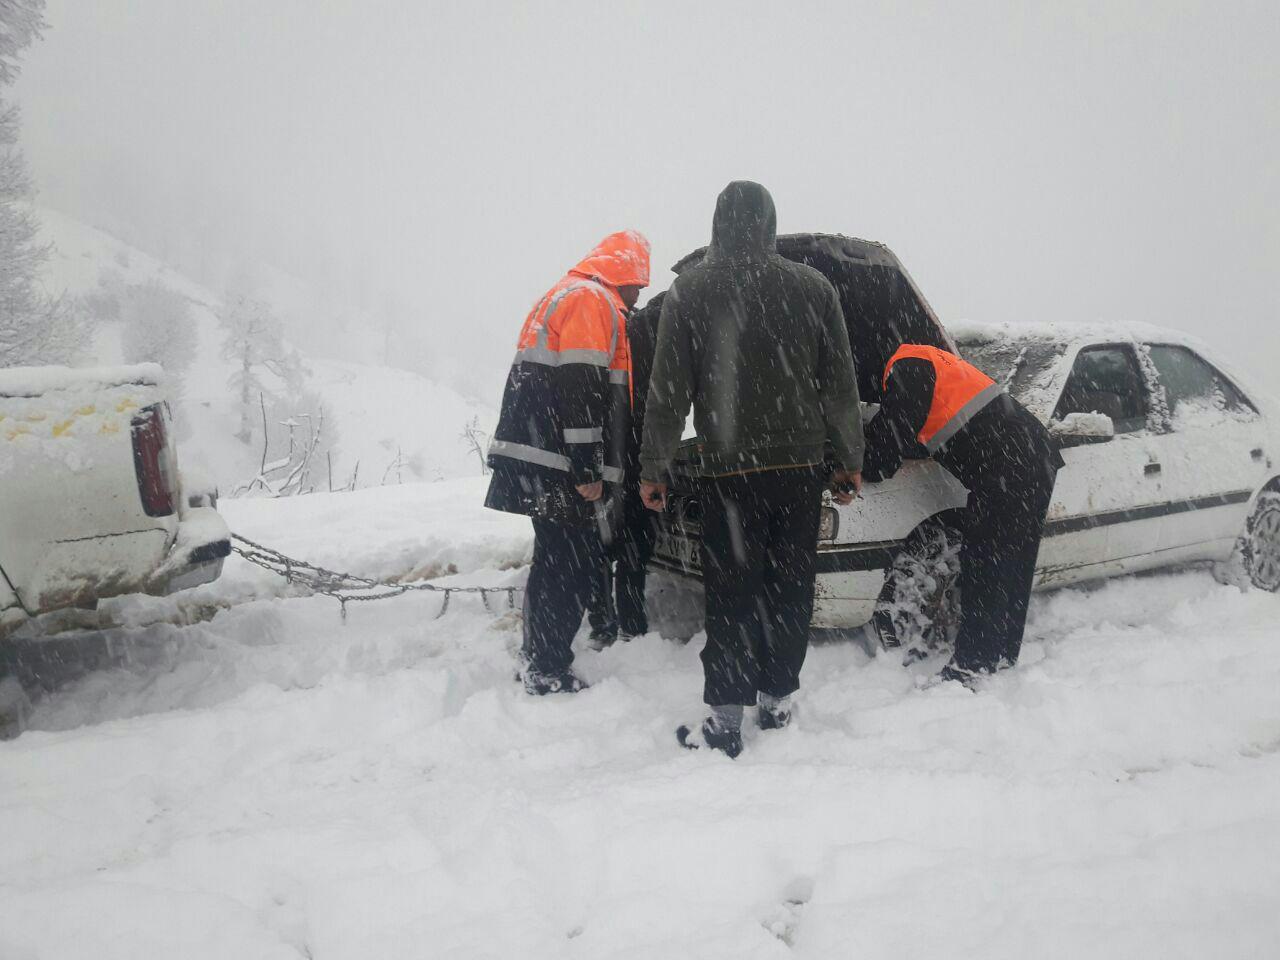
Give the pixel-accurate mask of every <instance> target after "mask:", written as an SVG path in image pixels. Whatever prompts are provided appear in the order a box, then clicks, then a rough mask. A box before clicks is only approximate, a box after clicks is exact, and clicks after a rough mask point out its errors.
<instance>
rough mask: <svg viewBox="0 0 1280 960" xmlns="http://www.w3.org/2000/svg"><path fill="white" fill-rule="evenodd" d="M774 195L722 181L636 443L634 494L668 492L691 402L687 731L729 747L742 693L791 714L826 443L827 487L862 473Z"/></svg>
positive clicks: (817, 305) (845, 339)
mask: <svg viewBox="0 0 1280 960" xmlns="http://www.w3.org/2000/svg"><path fill="white" fill-rule="evenodd" d="M775 225H776V217H775V213H774V207H773V199H772V197H770V196H769V192H768V191H767V190H765V188H764V187H762V186H760V184H758V183H751V182H749V181H735V182H733V183H731V184H729V186H728V187H726V188H725V189H724V191H723V192H722V193H721V194H720V197H719V199H718V200H717V202H716V212H715V217H714V220H713V222H712V229H711V244H710V246H708V248H707V252H706V256H705V257H704V258H703V261H702V263H700V264H698V265H697V266H695V267H692V268H690V269H688V270H686V271H685V272H684V273H682V274H681V275H680V276H679V277H678V278H677V279H676V281H675V283H674V284H673V285H672V287H671V289H670V291H669V292H668V294H667V297H666V300H665V302H664V303H663V306H662V319H661V321H660V323H659V328H658V350H657V356H656V358H655V360H654V368H653V376H652V379H651V381H650V387H649V398H648V403H647V409H646V413H645V422H644V445H643V450H642V452H641V455H640V476H641V497H642V499H643V500H644V501H645V503H646V505H647V506H649V507H651V508H652V509H654V510H662V509H664V507H665V505H666V492H667V483H668V481H669V479H670V471H671V464H672V460H673V458H674V456H675V453H676V448H677V447H678V446H679V443H680V437H681V433H682V431H683V429H684V424H685V418H686V417H687V416H688V413H689V408H690V406H692V407H693V412H694V424H695V426H696V428H697V432H698V435H699V436H700V437H701V438H702V445H701V478H700V479H699V481H698V499H699V503H700V506H701V518H702V573H703V584H704V586H705V588H706V628H707V644H706V647H705V648H704V649H703V651H702V663H703V671H704V677H705V685H704V690H703V695H704V696H703V698H704V700H705V701H706V703H707V704H708V705H709V706H710V707H711V708H712V714H711V716H709V717H708V718H707V719H706V720H705V721H703V723H702V725H701V728H700V729H698V730H696V731H695V730H691V729H690V728H689V727H681V728H680V729H679V730H678V731H677V736H678V737H679V739H680V742H681V743H682V744H684V745H685V746H688V747H696V746H702V745H705V746H709V747H713V748H716V749H719V750H723V751H724V752H725V753H727V754H729V755H730V756H737V755H738V753H739V752H741V750H742V716H743V712H744V707H745V706H750V705H754V704H756V703H757V701H759V714H758V716H759V722H760V725H761V727H762V728H776V727H782V726H785V725H786V724H787V723H788V722H789V720H790V717H791V706H790V696H791V694H793V693H794V692H795V691H796V690H797V689H798V688H799V675H800V667H801V665H802V664H803V663H804V658H805V653H806V652H807V650H808V640H809V621H810V619H811V618H812V615H813V584H814V574H815V569H814V567H815V559H816V552H815V551H816V547H817V540H818V521H819V511H820V507H821V501H822V490H823V487H824V486H825V485H826V483H827V480H826V478H825V476H824V473H823V469H822V462H823V447H824V443H825V442H827V441H830V443H831V445H832V447H833V448H834V454H835V458H836V460H837V461H838V468H837V470H836V472H835V475H834V477H833V478H832V483H833V490H834V492H835V496H836V497H837V499H838V500H840V502H842V503H849V502H851V501H852V499H853V496H854V495H855V494H856V492H857V490H858V488H859V487H860V485H861V473H860V471H861V469H862V449H863V440H862V417H861V413H860V407H859V405H858V385H857V378H856V376H855V374H854V367H853V355H852V352H851V351H850V348H849V334H848V329H847V328H846V326H845V322H844V316H843V313H842V312H841V309H840V301H839V297H838V295H837V294H836V291H835V288H833V287H832V286H831V284H830V283H829V282H828V281H827V279H826V278H825V277H823V276H822V274H820V273H819V272H818V271H816V270H814V269H812V268H810V267H807V266H804V265H802V264H798V263H793V262H791V261H789V260H786V259H784V258H782V257H780V256H778V254H777V253H776V251H775V243H774V234H775Z"/></svg>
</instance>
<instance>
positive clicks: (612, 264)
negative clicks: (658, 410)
mask: <svg viewBox="0 0 1280 960" xmlns="http://www.w3.org/2000/svg"><path fill="white" fill-rule="evenodd" d="M648 280H649V244H648V242H647V241H646V240H645V239H644V238H643V237H641V236H640V235H639V234H637V233H634V232H631V231H626V232H623V233H615V234H612V235H611V236H609V237H606V238H605V240H604V241H602V242H601V243H600V244H599V245H598V246H597V247H596V248H595V249H594V250H593V251H592V252H591V253H590V254H589V255H588V256H587V257H586V258H585V259H584V260H583V261H582V262H581V263H579V264H578V265H577V266H576V267H574V268H573V270H571V271H570V272H569V273H568V274H567V275H566V276H565V277H564V278H563V279H561V280H560V282H559V283H557V284H556V285H555V286H554V287H552V288H551V289H550V290H548V291H547V293H546V294H544V295H543V297H542V298H541V299H540V300H539V301H538V302H537V304H535V305H534V308H533V309H532V310H531V311H530V312H529V315H528V316H527V317H526V318H525V322H524V326H523V327H522V328H521V330H520V337H519V339H518V340H517V343H516V355H515V359H514V360H513V361H512V364H511V370H510V373H509V374H508V376H507V385H506V390H505V392H504V394H503V398H502V411H501V414H500V417H499V420H498V427H497V429H496V430H495V431H494V435H493V440H492V442H491V443H490V445H489V458H490V463H493V464H496V463H497V462H499V461H506V462H507V464H508V465H511V466H515V467H516V468H517V469H520V470H524V471H526V472H528V471H529V470H530V469H532V470H533V471H534V472H537V471H547V470H550V471H555V472H557V473H563V474H566V475H567V477H568V479H570V480H571V481H572V483H573V484H574V485H575V486H578V485H582V484H586V483H592V482H595V481H596V480H601V479H604V480H609V481H611V482H615V483H620V482H621V481H622V467H623V462H624V461H623V456H624V453H625V449H626V447H625V444H626V440H627V431H628V428H629V423H630V406H631V403H630V401H631V393H630V391H631V351H630V348H629V346H628V342H627V327H626V309H625V305H624V304H623V302H622V299H621V297H620V296H619V295H618V291H617V288H618V287H620V286H644V285H646V284H647V283H648Z"/></svg>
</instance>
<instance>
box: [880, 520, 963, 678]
mask: <svg viewBox="0 0 1280 960" xmlns="http://www.w3.org/2000/svg"><path fill="white" fill-rule="evenodd" d="M962 543H963V535H962V534H961V532H960V529H959V527H958V526H956V525H955V524H954V523H951V522H949V521H947V520H944V519H940V518H934V519H931V520H929V521H927V522H925V523H924V524H921V525H920V526H919V527H918V528H916V530H915V532H914V533H912V535H911V536H910V537H908V538H907V542H906V543H905V544H904V545H903V547H902V549H901V550H900V551H898V555H897V556H896V557H895V558H894V561H893V566H892V567H890V568H889V572H888V574H887V575H886V577H885V581H884V588H883V589H882V590H881V591H880V597H879V599H878V600H877V601H876V608H875V612H874V613H873V614H872V617H871V624H872V628H873V631H874V633H875V634H876V636H877V638H878V639H879V641H880V646H881V647H883V648H884V649H885V650H899V651H901V652H902V653H903V654H904V662H905V663H910V662H912V661H914V660H922V659H925V658H927V657H931V656H934V655H936V654H941V653H945V652H949V651H950V649H951V646H952V644H953V643H954V642H955V637H956V631H957V630H958V629H959V626H960V584H959V580H960V547H961V545H962Z"/></svg>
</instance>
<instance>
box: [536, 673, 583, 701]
mask: <svg viewBox="0 0 1280 960" xmlns="http://www.w3.org/2000/svg"><path fill="white" fill-rule="evenodd" d="M519 679H520V681H521V682H522V683H523V684H524V692H525V693H527V694H529V696H531V697H545V696H546V695H547V694H549V693H577V692H578V691H579V690H585V689H586V688H587V682H586V681H585V680H583V679H582V678H581V677H579V676H578V675H577V674H576V673H574V672H573V671H572V670H570V669H568V668H567V667H566V668H565V669H564V670H563V671H561V672H560V673H542V672H541V671H539V670H535V669H533V668H532V667H526V668H525V670H524V671H523V672H522V673H521V674H519Z"/></svg>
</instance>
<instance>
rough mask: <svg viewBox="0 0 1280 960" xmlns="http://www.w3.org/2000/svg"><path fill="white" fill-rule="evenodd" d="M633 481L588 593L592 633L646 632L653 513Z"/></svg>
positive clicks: (634, 634)
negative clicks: (589, 593)
mask: <svg viewBox="0 0 1280 960" xmlns="http://www.w3.org/2000/svg"><path fill="white" fill-rule="evenodd" d="M635 487H636V484H628V490H627V492H626V493H625V494H623V501H622V511H621V513H622V516H621V520H620V522H619V528H618V531H617V532H616V533H615V534H614V537H613V542H612V543H611V544H609V546H608V547H607V548H605V551H604V563H603V565H602V567H601V569H600V576H599V577H598V578H597V580H596V588H595V590H593V591H592V593H591V602H590V606H589V608H588V610H587V618H588V619H589V620H590V621H591V629H592V632H593V633H594V632H599V633H602V634H609V635H614V634H616V633H617V632H618V631H619V630H621V631H622V632H623V633H626V634H630V635H631V636H637V637H638V636H640V635H641V634H645V633H648V632H649V617H648V613H647V611H646V610H645V602H644V588H645V581H646V579H647V576H646V567H647V566H648V564H649V558H650V557H651V556H652V555H653V541H654V539H655V538H656V529H655V528H656V524H657V520H658V516H657V514H655V513H654V512H653V511H652V510H650V509H649V508H648V507H646V506H645V505H644V501H642V500H641V499H640V494H639V493H638V492H636V490H635Z"/></svg>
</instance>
